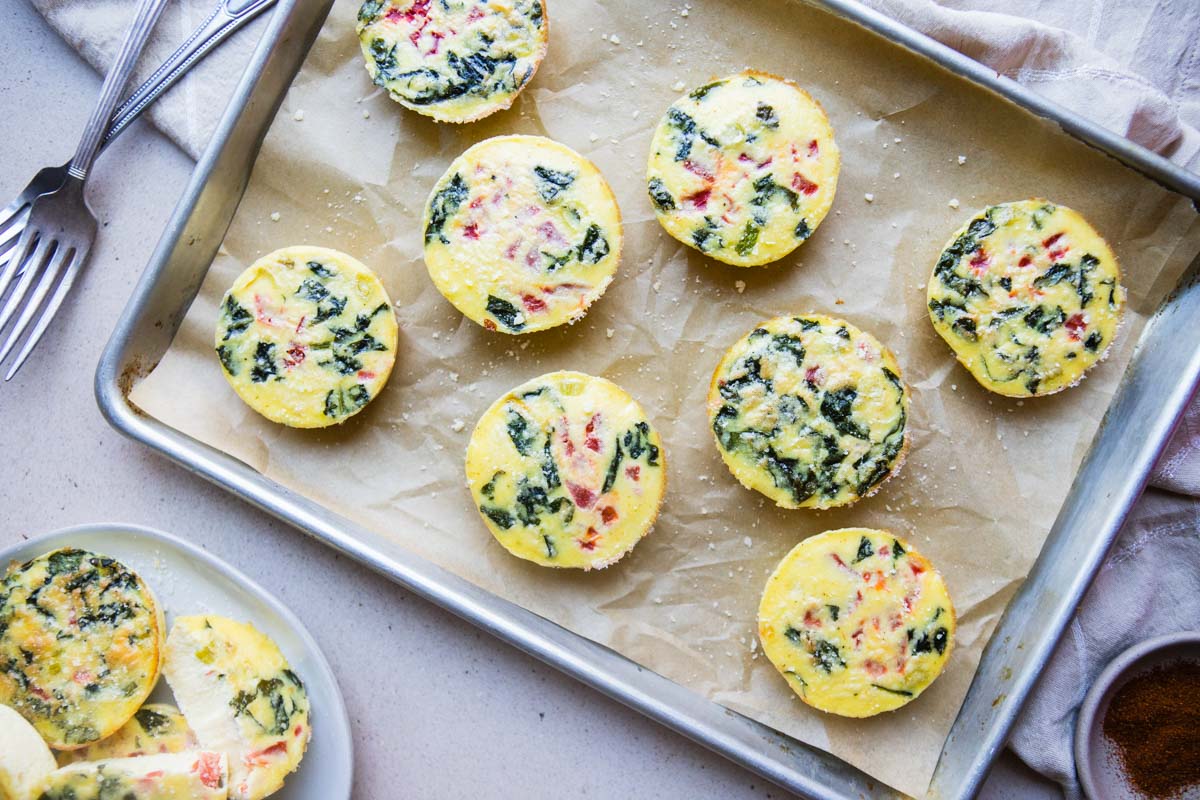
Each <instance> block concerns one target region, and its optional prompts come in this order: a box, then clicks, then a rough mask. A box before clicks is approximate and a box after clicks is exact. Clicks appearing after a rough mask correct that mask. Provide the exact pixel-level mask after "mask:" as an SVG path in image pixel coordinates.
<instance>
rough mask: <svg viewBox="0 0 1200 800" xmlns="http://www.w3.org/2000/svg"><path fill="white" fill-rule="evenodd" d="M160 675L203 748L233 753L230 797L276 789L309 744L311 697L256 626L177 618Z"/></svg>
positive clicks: (244, 799)
mask: <svg viewBox="0 0 1200 800" xmlns="http://www.w3.org/2000/svg"><path fill="white" fill-rule="evenodd" d="M166 654H167V657H166V662H165V663H164V664H163V676H164V677H165V678H166V679H167V684H168V685H169V686H170V687H171V691H172V692H173V693H174V695H175V700H176V701H177V702H178V703H179V708H180V710H181V711H183V713H184V716H185V717H187V720H188V722H189V723H190V724H191V727H192V729H193V730H194V731H195V732H196V737H197V738H198V739H199V740H200V745H201V746H202V747H203V748H205V749H207V750H216V751H219V752H222V753H228V754H229V796H230V797H232V798H236V799H237V800H260V799H261V798H263V797H266V796H267V795H269V794H272V793H274V792H276V791H278V790H279V788H280V787H282V786H283V782H284V779H285V778H286V777H287V776H288V775H289V774H290V773H291V772H292V771H294V770H295V769H296V768H297V767H298V766H299V765H300V759H301V758H303V756H304V751H305V748H307V747H308V741H309V738H310V737H311V735H312V728H311V727H310V725H309V720H308V713H309V704H308V693H307V692H306V691H305V690H304V684H303V683H301V681H300V678H299V677H297V675H296V673H294V672H292V670H291V669H290V668H289V666H288V662H287V659H286V658H284V656H283V653H281V652H280V651H279V647H278V646H276V644H275V643H274V642H273V641H271V640H270V639H269V638H268V637H266V636H265V635H263V634H262V633H260V632H259V631H258V630H257V629H255V627H254V626H253V625H250V624H247V623H242V622H235V621H233V620H231V619H226V618H224V617H217V616H211V615H207V616H193V617H179V618H178V619H176V620H175V624H174V625H173V626H172V627H171V633H170V635H169V636H168V637H167V650H166Z"/></svg>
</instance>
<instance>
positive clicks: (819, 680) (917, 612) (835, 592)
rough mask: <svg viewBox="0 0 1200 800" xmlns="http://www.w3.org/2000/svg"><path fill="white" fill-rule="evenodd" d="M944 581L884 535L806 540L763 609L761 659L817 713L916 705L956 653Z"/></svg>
mask: <svg viewBox="0 0 1200 800" xmlns="http://www.w3.org/2000/svg"><path fill="white" fill-rule="evenodd" d="M954 631H955V615H954V606H953V604H952V603H951V602H950V595H949V593H948V592H947V590H946V584H945V582H944V581H943V580H942V577H941V575H939V574H938V572H937V571H936V570H935V569H934V568H933V567H932V565H930V563H929V561H928V560H927V559H925V557H924V556H922V555H921V554H920V553H917V552H916V551H915V550H914V549H913V548H912V545H910V544H909V543H908V542H905V541H904V540H902V539H900V538H899V537H896V536H893V535H892V534H890V533H888V532H887V531H880V530H871V529H868V528H846V529H843V530H836V531H827V532H825V533H822V534H818V535H816V536H812V537H810V538H808V539H805V540H804V541H803V542H801V543H800V544H798V545H796V546H795V547H794V548H793V549H792V551H791V552H790V553H788V554H787V555H786V556H784V558H783V560H782V561H780V562H779V566H778V567H776V569H775V572H774V573H772V575H771V577H770V578H769V579H768V580H767V585H766V589H765V590H764V591H763V596H762V601H761V603H760V604H759V609H758V635H759V639H760V640H761V641H762V646H763V653H764V654H765V655H766V656H767V658H768V659H770V661H771V663H772V664H774V665H775V668H776V669H778V670H779V672H780V674H782V675H783V677H784V678H785V679H787V682H788V686H790V687H791V688H792V690H793V691H794V692H795V693H796V694H797V695H799V696H800V699H801V700H803V701H804V702H805V703H808V704H809V705H810V706H812V707H813V708H817V709H820V710H821V711H827V712H829V713H831V714H839V715H841V716H844V717H870V716H873V715H875V714H879V713H882V712H884V711H892V710H895V709H897V708H900V707H901V706H903V705H906V704H908V703H910V702H912V701H913V700H915V699H916V698H917V696H918V695H920V694H921V692H923V691H924V690H925V689H926V688H928V686H929V685H930V684H931V683H933V681H934V679H935V678H937V676H938V675H940V674H941V672H942V670H943V668H944V667H945V666H946V662H947V660H949V658H950V651H951V650H952V649H953V644H954Z"/></svg>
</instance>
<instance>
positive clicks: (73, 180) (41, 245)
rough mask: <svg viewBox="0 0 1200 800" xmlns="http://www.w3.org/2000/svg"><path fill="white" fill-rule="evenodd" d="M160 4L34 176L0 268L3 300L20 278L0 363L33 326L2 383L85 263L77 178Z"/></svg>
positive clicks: (3, 319)
mask: <svg viewBox="0 0 1200 800" xmlns="http://www.w3.org/2000/svg"><path fill="white" fill-rule="evenodd" d="M166 4H167V0H142V2H141V3H140V5H139V6H138V10H137V15H136V16H135V17H134V21H133V26H132V27H131V28H130V29H129V32H128V33H127V34H126V35H125V41H124V42H122V43H121V50H120V52H119V53H117V58H116V61H115V62H114V63H113V66H112V69H111V70H109V73H108V76H107V77H106V78H105V79H104V85H103V86H102V87H101V89H100V100H99V101H98V102H97V103H96V108H95V110H94V111H92V116H91V119H89V120H88V123H87V125H86V126H85V127H84V129H83V138H82V139H80V141H79V147H78V148H77V149H76V150H75V155H74V156H73V157H72V158H71V160H70V161H69V162H67V163H66V164H64V165H63V166H62V167H60V168H58V169H49V170H43V171H42V172H41V173H39V175H45V176H46V177H47V181H48V183H49V184H50V185H51V186H52V188H51V189H50V190H49V191H46V192H44V193H42V194H40V195H38V196H37V197H36V198H34V201H33V205H31V206H30V208H29V219H28V221H27V222H26V224H25V230H24V231H22V232H21V238H20V239H19V240H18V241H17V246H16V247H15V248H14V249H13V252H12V255H11V256H10V257H9V259H8V263H7V264H5V266H4V271H3V273H0V297H3V296H4V293H5V291H7V289H8V287H9V284H11V283H12V281H13V278H14V277H15V276H16V273H17V268H18V267H19V266H21V265H24V272H23V273H22V275H21V279H20V282H19V283H18V284H17V286H16V288H15V289H13V292H12V294H11V295H10V296H9V297H8V298H7V300H5V301H4V305H3V307H0V335H3V331H4V329H5V328H6V327H7V325H8V323H9V322H10V321H11V320H12V319H13V317H14V316H16V322H15V324H14V325H13V327H12V329H11V330H10V331H9V332H8V335H7V338H6V339H5V341H4V343H3V345H0V363H2V362H3V361H4V359H5V358H6V357H7V356H8V354H9V352H11V351H12V349H13V348H14V347H15V346H16V345H17V344H18V342H20V340H21V337H22V334H24V333H25V331H26V329H27V328H28V327H29V326H30V325H31V324H32V325H33V329H32V330H31V331H30V335H29V336H28V337H26V339H25V344H24V346H23V347H22V348H21V351H20V353H18V355H17V357H16V360H15V361H14V362H13V366H12V367H11V368H10V369H9V371H8V374H7V375H5V378H4V379H5V380H6V381H7V380H9V379H11V378H12V376H13V375H14V374H16V371H17V370H18V369H19V368H20V366H21V364H23V363H24V361H25V359H26V358H27V357H28V356H29V351H30V350H32V349H33V346H34V345H35V344H37V341H38V339H40V338H41V336H42V333H44V332H45V330H46V326H47V325H49V324H50V320H51V319H52V318H53V316H54V314H55V312H56V311H58V307H59V306H60V305H62V301H63V298H64V297H65V296H66V294H67V292H69V291H70V290H71V284H73V283H74V282H75V276H76V275H78V274H79V270H80V268H81V267H82V266H83V264H84V262H86V261H87V256H88V252H89V251H90V250H91V248H92V242H93V241H94V240H95V238H96V217H95V215H94V214H92V210H91V209H90V208H88V205H87V201H86V199H85V198H84V195H83V186H84V181H85V180H86V179H87V174H88V170H90V169H91V168H92V162H94V161H95V160H96V155H97V154H98V153H99V152H100V141H101V139H102V137H103V136H104V132H105V130H107V128H108V121H109V119H110V118H111V117H112V113H113V110H114V109H115V108H116V107H117V101H118V100H119V99H120V96H121V94H120V93H121V92H122V91H123V90H124V88H125V84H126V83H128V82H129V76H130V75H131V74H133V68H134V66H135V65H136V63H137V59H138V56H139V55H141V53H142V50H143V49H144V48H145V46H146V42H147V41H148V40H149V38H150V31H151V30H152V29H153V27H154V23H155V21H157V19H158V16H159V14H161V13H162V10H163V8H164V7H165V6H166ZM35 180H36V178H35ZM55 184H57V185H55ZM26 259H28V263H27V262H26ZM35 281H36V286H35V285H34V282H35Z"/></svg>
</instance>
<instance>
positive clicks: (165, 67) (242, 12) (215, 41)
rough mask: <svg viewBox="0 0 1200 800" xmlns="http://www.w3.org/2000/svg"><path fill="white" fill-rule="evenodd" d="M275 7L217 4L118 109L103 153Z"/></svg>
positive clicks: (255, 1) (231, 1) (263, 1)
mask: <svg viewBox="0 0 1200 800" xmlns="http://www.w3.org/2000/svg"><path fill="white" fill-rule="evenodd" d="M274 4H275V0H221V1H220V2H219V3H217V7H216V8H214V9H213V11H212V13H211V14H209V15H208V18H207V19H205V20H204V21H203V22H202V23H200V25H199V27H197V28H196V30H194V31H192V33H191V35H190V36H188V38H187V40H186V41H184V43H183V44H181V45H180V46H179V49H177V50H176V51H175V52H174V53H172V54H171V55H170V57H169V58H167V60H166V61H164V62H163V63H162V65H161V66H159V68H158V69H156V70H154V73H153V74H152V75H151V76H150V77H149V78H147V79H146V80H145V82H144V83H142V85H141V86H139V87H138V88H137V89H136V90H134V92H133V94H131V95H130V96H129V97H128V98H126V99H125V102H123V103H121V105H120V106H118V107H117V110H116V111H115V112H114V113H113V116H112V120H111V122H110V123H109V127H108V132H107V133H106V134H105V136H104V141H103V142H101V143H100V147H101V149H103V148H105V147H107V146H108V145H109V144H110V143H111V142H112V141H113V139H115V138H117V136H119V135H120V134H121V132H122V131H123V130H125V128H126V127H128V126H129V124H130V123H132V122H133V121H134V120H135V119H137V118H138V116H139V115H140V114H141V113H142V112H143V111H145V110H146V107H147V106H149V105H150V104H151V103H153V102H154V101H155V100H157V99H158V97H159V95H161V94H162V93H163V92H165V91H167V90H168V89H170V88H171V87H172V86H174V85H175V83H176V82H177V81H178V80H179V79H180V78H182V77H183V76H184V75H185V74H186V73H187V71H188V70H190V69H191V68H192V67H193V66H195V65H196V63H197V62H198V61H200V59H202V58H204V57H205V56H206V55H208V53H209V51H211V50H212V49H213V48H214V47H216V46H217V45H219V44H220V43H221V42H223V41H225V39H227V38H228V37H229V36H230V35H232V34H233V33H234V31H236V30H238V29H239V28H241V27H242V26H243V25H245V24H246V23H247V22H249V21H250V20H252V19H254V18H255V17H256V16H258V15H259V14H260V13H261V12H263V11H265V10H266V9H268V8H270V7H271V6H272V5H274Z"/></svg>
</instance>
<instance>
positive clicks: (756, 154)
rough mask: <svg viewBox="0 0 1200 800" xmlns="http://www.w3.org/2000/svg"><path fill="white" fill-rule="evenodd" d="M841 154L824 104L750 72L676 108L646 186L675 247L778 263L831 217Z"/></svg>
mask: <svg viewBox="0 0 1200 800" xmlns="http://www.w3.org/2000/svg"><path fill="white" fill-rule="evenodd" d="M840 168H841V155H840V154H839V152H838V147H837V143H836V142H834V140H833V129H832V128H831V127H830V125H829V119H828V118H827V117H826V116H825V112H824V111H823V110H822V109H821V106H820V105H819V104H818V103H817V101H816V100H814V99H813V98H812V97H810V96H809V95H808V93H807V92H805V91H804V90H803V89H801V88H800V87H798V86H796V84H794V83H792V82H791V81H787V80H783V79H782V78H777V77H775V76H773V75H768V74H766V73H764V72H755V71H753V70H748V71H746V72H741V73H738V74H737V75H731V76H730V77H728V78H722V79H721V80H719V81H714V82H713V83H709V84H707V85H705V86H701V87H700V88H699V89H695V90H693V91H691V92H690V93H688V94H686V95H684V96H683V97H681V98H679V99H678V100H676V101H675V102H674V103H673V104H672V105H671V107H670V108H669V109H668V110H667V113H666V116H664V117H663V118H662V121H661V122H660V123H659V124H658V129H657V130H656V131H655V132H654V139H653V141H652V142H651V145H650V163H649V165H648V166H647V169H646V180H647V188H648V190H649V193H650V201H651V203H652V204H653V206H654V211H655V213H656V214H657V215H658V221H659V222H660V223H662V226H663V228H665V229H666V231H667V233H669V234H671V235H672V236H674V237H675V238H676V239H678V240H679V241H681V242H683V243H684V244H686V245H688V246H689V247H694V248H696V249H697V250H699V251H700V252H702V253H704V254H706V255H709V256H712V257H713V258H715V259H717V260H718V261H723V262H725V263H726V264H733V265H734V266H738V267H753V266H760V265H763V264H769V263H771V262H772V261H778V260H779V259H781V258H783V257H784V256H786V255H787V254H788V253H790V252H792V251H793V250H795V249H796V248H797V247H798V246H799V245H800V243H801V242H803V241H804V240H805V239H807V238H808V237H809V236H811V235H812V233H813V231H815V230H816V229H817V226H818V225H820V224H821V220H823V219H825V215H826V214H827V213H829V207H830V205H832V204H833V195H834V192H835V191H836V189H837V179H838V171H839V169H840Z"/></svg>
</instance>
